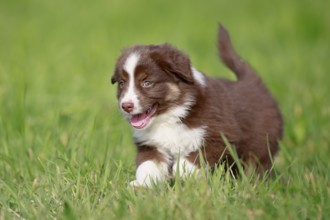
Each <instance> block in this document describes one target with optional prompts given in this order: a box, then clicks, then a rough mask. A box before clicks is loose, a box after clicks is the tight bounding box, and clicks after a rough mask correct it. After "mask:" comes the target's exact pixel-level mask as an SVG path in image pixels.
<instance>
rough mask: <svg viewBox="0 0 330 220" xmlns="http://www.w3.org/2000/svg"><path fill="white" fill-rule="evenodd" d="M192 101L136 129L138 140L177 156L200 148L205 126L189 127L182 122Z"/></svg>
mask: <svg viewBox="0 0 330 220" xmlns="http://www.w3.org/2000/svg"><path fill="white" fill-rule="evenodd" d="M192 103H193V100H192V99H187V101H186V102H185V104H184V105H182V106H177V107H175V108H172V109H170V110H168V111H167V112H166V113H163V114H161V115H159V116H155V117H154V118H153V121H150V124H149V126H148V127H146V128H145V129H140V130H139V129H135V130H134V137H135V138H136V140H137V141H138V142H142V143H143V144H146V145H151V146H157V149H158V150H159V151H161V152H162V153H164V154H165V155H170V156H174V157H175V158H177V157H178V156H179V155H180V156H186V155H188V154H189V153H190V152H194V151H196V150H198V149H199V148H200V147H201V146H202V145H203V142H204V136H205V133H206V131H205V127H198V128H188V127H187V126H186V125H185V124H184V123H182V122H181V118H184V117H185V116H186V115H187V113H188V111H189V109H190V106H191V104H192ZM151 122H152V123H151Z"/></svg>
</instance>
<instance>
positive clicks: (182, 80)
mask: <svg viewBox="0 0 330 220" xmlns="http://www.w3.org/2000/svg"><path fill="white" fill-rule="evenodd" d="M218 49H219V54H220V57H221V59H222V61H223V62H224V64H225V65H226V66H228V67H229V68H230V69H231V70H232V71H233V72H234V73H235V74H236V76H237V79H238V80H237V81H229V80H226V79H215V78H210V77H207V76H205V79H206V87H203V86H201V85H199V84H198V83H196V82H195V80H194V77H193V75H192V71H191V64H190V60H189V57H188V56H187V55H186V54H184V53H183V52H181V51H179V50H177V49H176V48H174V47H172V46H170V45H169V44H163V45H156V46H155V45H150V46H135V47H132V48H129V49H127V50H125V51H124V52H123V55H122V56H121V57H120V58H119V59H118V61H117V65H116V69H115V74H114V76H113V78H112V82H113V83H115V82H118V81H119V80H120V79H121V78H125V72H124V71H123V70H122V66H123V62H124V61H125V59H126V58H127V56H128V55H129V54H130V53H132V52H133V51H139V54H141V55H142V58H141V60H142V63H140V64H139V66H138V67H137V70H136V75H137V76H139V75H140V79H139V77H137V78H136V84H137V85H138V84H139V82H140V81H141V78H143V77H145V75H147V76H148V78H150V79H152V80H153V81H154V82H155V86H153V87H152V88H149V89H142V88H140V87H138V88H137V89H138V93H139V97H140V96H141V97H142V98H141V99H140V101H141V103H142V106H146V108H147V107H148V106H150V105H152V104H154V103H157V105H158V110H157V113H156V115H159V114H162V113H164V112H166V111H167V110H168V109H169V108H171V107H173V106H177V105H181V104H182V103H183V102H184V100H185V98H186V97H187V95H190V96H192V97H194V98H195V100H196V101H195V103H194V105H193V106H192V107H191V110H190V111H189V114H188V115H187V116H186V117H185V118H182V122H183V123H184V124H185V125H187V127H189V128H196V127H200V126H201V125H207V131H206V136H205V141H204V146H201V147H202V148H201V152H202V153H203V156H204V159H205V160H206V162H207V163H208V164H209V165H210V166H212V167H213V166H215V165H217V164H218V163H219V162H221V161H229V163H231V162H232V161H233V159H232V158H231V156H230V154H229V152H228V150H227V149H226V145H225V143H224V141H223V139H222V137H221V134H222V135H224V136H225V137H226V138H227V139H228V141H229V143H230V144H231V145H232V146H233V147H234V148H235V149H236V151H237V154H238V156H239V158H240V159H241V160H242V161H243V163H246V164H251V163H253V164H256V167H257V169H258V171H259V172H260V173H262V172H263V171H265V170H268V169H269V168H270V167H271V165H272V158H271V156H274V155H275V154H276V152H277V151H278V141H279V140H280V139H281V137H282V127H283V121H282V117H281V114H280V111H279V109H278V107H277V104H276V101H275V100H274V98H272V96H271V94H270V93H269V91H268V90H267V88H266V87H265V86H264V84H263V83H262V80H261V79H260V78H259V77H258V76H257V74H256V73H255V71H254V70H253V69H252V68H251V67H250V66H249V65H248V64H247V63H245V62H244V61H243V60H242V59H241V58H240V57H239V56H238V55H237V53H236V52H235V51H234V49H233V47H232V44H231V41H230V38H229V35H228V33H227V31H226V30H225V29H224V28H223V27H222V26H220V28H219V33H218ZM169 85H170V86H169ZM177 91H179V92H177ZM124 92H125V86H124V87H123V88H120V87H118V98H119V97H120V95H121V94H122V93H124ZM136 144H137V147H138V154H137V165H139V164H141V163H142V162H144V161H146V160H150V159H153V160H157V161H169V162H168V163H171V162H170V161H171V158H170V160H168V158H167V160H166V159H165V156H164V155H162V154H161V153H160V152H159V151H158V150H157V146H145V145H144V144H143V143H140V142H139V141H137V140H136ZM198 155H199V154H198V152H191V153H190V154H189V155H188V156H187V157H186V158H187V159H188V160H189V161H191V162H192V163H195V164H198V163H199V158H198ZM259 165H260V166H259ZM169 167H172V164H169Z"/></svg>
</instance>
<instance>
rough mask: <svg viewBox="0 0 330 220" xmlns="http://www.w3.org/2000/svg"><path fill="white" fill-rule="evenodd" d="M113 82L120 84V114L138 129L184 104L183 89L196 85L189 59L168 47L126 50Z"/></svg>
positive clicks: (156, 46) (118, 94)
mask: <svg viewBox="0 0 330 220" xmlns="http://www.w3.org/2000/svg"><path fill="white" fill-rule="evenodd" d="M111 81H112V83H113V84H114V83H117V84H118V89H117V98H118V104H119V108H120V110H121V111H122V113H123V114H124V116H125V117H126V118H127V119H128V120H129V122H130V124H131V125H132V126H133V127H134V128H136V129H144V128H146V127H148V126H149V125H150V124H151V123H152V121H153V120H154V118H156V117H157V116H159V115H161V114H163V113H166V112H167V111H168V110H169V109H171V108H172V107H175V106H177V105H180V104H182V102H184V99H185V98H184V97H185V96H187V94H184V92H183V91H182V89H184V88H185V87H189V86H190V85H192V84H193V83H194V80H193V76H192V69H191V65H190V60H189V58H188V56H187V55H185V54H184V53H183V52H181V51H179V50H177V49H175V48H174V47H172V46H170V45H168V44H162V45H149V46H134V47H131V48H128V49H126V50H124V51H123V53H122V55H121V56H120V57H119V58H118V60H117V64H116V67H115V71H114V75H113V76H112V78H111Z"/></svg>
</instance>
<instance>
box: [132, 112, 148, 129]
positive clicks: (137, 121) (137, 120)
mask: <svg viewBox="0 0 330 220" xmlns="http://www.w3.org/2000/svg"><path fill="white" fill-rule="evenodd" d="M147 122H148V115H147V114H146V113H143V114H138V115H133V117H132V118H131V125H132V126H133V127H135V128H143V127H144V126H145V125H146V124H147Z"/></svg>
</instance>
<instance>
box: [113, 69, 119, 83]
mask: <svg viewBox="0 0 330 220" xmlns="http://www.w3.org/2000/svg"><path fill="white" fill-rule="evenodd" d="M116 82H118V70H117V69H115V72H114V74H113V75H112V77H111V84H115V83H116Z"/></svg>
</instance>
